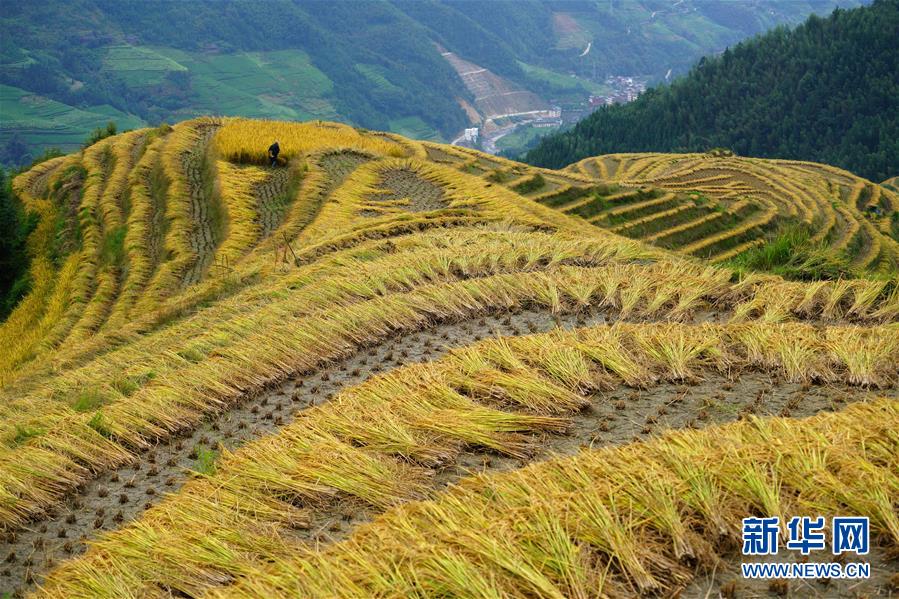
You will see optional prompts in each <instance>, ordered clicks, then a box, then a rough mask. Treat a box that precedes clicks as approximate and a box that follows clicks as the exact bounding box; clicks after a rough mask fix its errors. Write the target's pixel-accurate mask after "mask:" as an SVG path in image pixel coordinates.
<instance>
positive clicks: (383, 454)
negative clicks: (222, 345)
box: [44, 324, 899, 597]
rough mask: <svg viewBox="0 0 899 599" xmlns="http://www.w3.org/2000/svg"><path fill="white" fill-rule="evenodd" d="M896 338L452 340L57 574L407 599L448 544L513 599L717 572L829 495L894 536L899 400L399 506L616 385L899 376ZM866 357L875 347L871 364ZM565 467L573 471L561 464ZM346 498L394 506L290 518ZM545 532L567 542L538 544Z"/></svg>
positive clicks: (52, 584)
mask: <svg viewBox="0 0 899 599" xmlns="http://www.w3.org/2000/svg"><path fill="white" fill-rule="evenodd" d="M893 333H894V331H893V330H892V327H886V328H877V329H864V328H857V327H827V328H825V329H823V330H816V329H815V328H814V327H811V326H808V325H802V324H788V325H780V326H774V327H771V326H765V325H761V324H744V325H710V324H706V325H682V324H643V325H637V324H635V325H632V324H616V325H611V326H608V325H603V326H596V327H590V328H582V329H575V330H573V331H555V332H552V333H548V334H541V335H535V336H529V337H520V338H499V339H491V340H488V341H484V342H481V343H478V344H475V345H473V346H470V347H467V348H462V349H456V350H452V351H451V352H450V354H449V355H448V356H447V357H445V358H442V359H441V360H438V361H436V362H429V363H426V364H421V365H411V366H407V367H404V368H401V369H400V370H397V371H394V372H392V373H389V374H387V375H379V376H376V377H374V378H372V379H370V380H368V381H366V382H364V383H362V384H360V385H358V386H356V387H353V388H350V389H347V390H345V391H343V392H342V393H341V394H339V395H338V396H337V397H336V398H335V399H334V400H332V401H331V402H329V403H328V404H325V405H324V406H321V407H316V408H312V409H309V410H307V411H305V412H304V413H303V414H302V415H301V417H299V418H298V419H297V420H296V421H295V422H294V423H292V424H289V425H287V426H285V427H284V428H283V429H282V430H281V431H280V432H279V434H277V435H273V436H269V437H265V438H262V439H260V440H258V441H254V442H252V443H250V444H249V445H247V446H245V447H243V448H242V449H240V450H238V451H237V452H236V453H234V454H226V455H225V456H223V458H222V459H221V460H220V461H219V463H218V464H217V467H216V471H215V473H213V474H211V475H208V476H207V477H201V478H199V479H198V480H196V481H194V482H191V483H188V484H187V485H186V486H185V487H184V488H182V490H181V491H180V492H178V493H176V494H174V495H172V496H169V497H168V498H166V499H165V500H163V502H162V503H160V504H159V505H158V506H156V507H154V508H152V509H151V510H150V511H148V512H146V513H145V514H144V516H143V517H142V518H141V519H140V520H138V521H136V522H135V523H133V524H131V525H129V526H126V527H125V528H123V529H121V530H119V531H116V532H113V533H110V534H108V535H106V536H105V537H104V538H102V539H100V540H98V541H95V542H93V543H91V545H92V548H91V549H90V550H89V552H88V553H87V554H86V555H85V556H84V557H81V558H77V559H75V560H72V561H70V562H68V563H67V564H65V565H63V566H62V567H61V568H60V569H59V570H57V571H56V572H54V573H52V574H51V576H50V577H49V579H48V581H47V583H46V585H45V587H44V591H45V594H46V595H48V596H82V595H85V594H86V593H87V592H88V590H90V589H93V590H94V592H98V591H101V590H102V592H112V591H114V590H115V589H122V590H125V589H127V592H128V593H137V594H141V595H143V596H153V595H154V594H156V593H162V594H167V593H171V592H176V593H187V594H189V595H191V596H197V595H203V594H206V593H209V592H213V594H217V593H220V592H221V593H224V594H229V593H228V592H226V591H228V589H229V588H230V593H231V594H234V595H235V596H240V595H242V594H249V595H253V596H274V595H288V594H294V595H295V594H300V595H302V596H327V595H329V589H330V590H331V591H334V590H337V594H338V595H340V596H372V595H379V594H381V593H384V592H386V591H387V590H388V587H389V586H392V587H393V588H394V589H400V590H401V592H400V594H401V595H410V594H411V595H415V594H432V593H437V592H439V589H440V586H432V585H437V584H438V582H439V583H440V584H441V585H442V584H448V583H449V582H450V580H449V579H447V578H446V576H449V575H450V571H440V572H435V571H433V570H431V569H430V568H428V567H427V566H426V565H425V564H431V565H433V562H432V561H431V560H432V559H434V558H435V557H437V556H439V555H442V554H444V552H445V551H447V550H450V549H452V551H451V552H452V553H453V554H454V555H456V558H457V559H458V560H461V561H459V565H465V564H467V565H465V568H464V570H465V571H466V572H468V573H469V575H466V576H464V577H451V578H453V579H455V580H456V583H462V581H463V580H465V581H467V582H465V583H464V584H465V585H475V586H472V587H465V586H462V587H457V588H456V587H448V588H447V589H445V590H446V591H448V592H449V591H451V592H452V593H453V594H458V593H462V594H467V593H470V594H475V595H483V591H484V589H483V588H481V587H478V586H477V585H479V584H482V583H483V582H484V581H485V580H490V581H493V582H492V584H499V585H500V586H499V587H497V588H496V589H493V590H494V591H496V592H497V593H499V594H502V593H503V592H506V593H511V594H513V595H526V594H532V593H539V594H544V595H546V594H548V595H557V596H560V597H561V596H594V595H597V594H599V593H600V591H601V593H603V594H607V595H608V594H610V595H613V596H615V595H621V596H632V595H633V594H634V593H639V592H647V591H658V590H661V589H665V590H666V591H672V590H674V589H676V588H679V587H681V586H683V585H685V584H686V583H687V582H688V581H689V580H690V579H691V577H692V572H693V569H694V567H696V566H698V567H699V568H709V567H712V566H713V565H714V564H715V560H716V559H717V556H718V555H719V554H720V553H721V552H726V551H727V550H729V549H730V548H731V547H732V546H733V543H734V542H735V540H736V539H737V538H738V534H739V522H740V518H742V517H745V516H746V515H748V514H765V515H779V516H784V515H786V514H792V513H800V512H802V513H804V512H805V511H809V510H811V511H814V509H818V510H820V511H821V513H824V514H831V513H833V514H836V513H849V514H858V515H867V516H869V517H871V518H872V522H873V523H874V524H873V526H874V528H875V531H876V533H877V534H878V535H880V537H879V538H880V539H881V541H882V542H883V543H885V544H887V545H888V546H895V545H896V544H897V540H899V521H897V519H896V515H895V513H894V512H893V511H892V508H891V506H892V501H894V500H895V497H896V483H897V482H899V481H897V479H896V472H897V470H896V468H895V467H896V457H895V456H896V449H897V443H899V438H897V436H896V430H899V429H897V428H896V424H897V418H899V412H897V406H899V403H897V402H896V400H895V399H882V400H878V401H877V402H875V403H873V404H857V405H853V406H851V407H850V408H848V409H847V410H846V411H845V412H844V413H838V414H828V415H822V416H819V417H816V418H812V419H809V420H797V419H790V418H774V419H756V418H754V417H752V416H751V412H747V413H745V414H743V415H742V417H743V418H744V419H745V421H742V422H740V423H737V424H733V425H725V426H722V427H712V428H708V429H705V430H703V431H686V432H671V433H666V434H665V435H664V436H663V437H662V438H660V439H654V440H650V441H647V442H644V443H638V444H634V445H631V446H625V447H620V448H607V449H602V450H593V451H587V450H584V451H582V452H581V453H580V454H579V455H578V456H576V457H574V458H563V459H558V460H550V461H549V462H544V463H541V464H537V465H532V466H528V467H526V468H524V469H522V470H520V471H518V472H516V473H513V474H508V475H490V476H484V477H480V478H476V479H475V480H473V481H472V480H463V483H462V486H461V487H460V488H459V489H453V490H451V491H449V492H448V493H446V494H440V495H437V496H436V499H434V500H432V501H431V502H426V503H423V504H412V505H411V506H409V507H396V508H394V507H392V506H395V505H396V504H397V503H402V502H407V501H409V500H415V499H416V498H419V497H422V496H427V495H430V492H429V491H428V489H429V482H428V481H429V480H430V479H431V477H432V476H433V474H431V473H430V472H429V471H430V469H435V468H436V469H440V468H442V467H443V466H445V465H446V464H448V463H450V462H452V461H453V460H454V456H457V455H458V454H459V452H460V451H462V450H463V449H464V448H466V447H469V446H474V447H480V448H482V449H483V450H486V451H492V452H495V453H497V454H499V455H503V454H505V455H511V456H519V457H525V456H527V455H529V454H530V453H532V451H533V446H537V447H539V446H540V445H541V444H542V443H544V442H545V441H544V440H543V439H544V437H543V435H548V434H549V435H552V434H564V432H565V431H566V430H567V429H568V427H570V425H571V422H572V419H575V418H577V413H578V411H579V410H582V409H584V407H585V406H587V405H588V402H587V400H586V397H587V396H588V395H590V394H593V393H596V392H599V393H600V394H602V393H603V392H604V391H606V392H607V391H609V390H611V389H613V388H615V387H617V386H620V385H622V384H626V385H628V386H632V387H634V386H636V387H645V386H653V385H655V384H657V382H658V381H665V380H668V381H681V382H684V381H687V382H689V381H695V380H697V379H699V378H701V377H711V376H714V375H715V373H718V375H719V376H720V374H722V373H726V374H727V376H729V377H734V378H739V377H740V375H741V373H745V372H749V371H752V370H759V369H761V370H766V371H768V372H769V373H773V374H774V376H777V377H783V378H784V379H786V380H794V381H808V380H812V379H815V380H818V381H821V382H824V381H835V380H846V381H849V382H852V383H854V384H864V383H871V382H873V379H871V378H870V377H876V378H877V379H878V380H879V382H880V383H882V384H887V383H888V381H893V380H895V377H896V375H897V374H899V373H897V372H896V367H895V364H896V363H897V357H899V355H897V350H899V346H897V342H896V341H895V335H894V334H893ZM765 348H768V349H767V350H766V349H765ZM759 352H762V353H759ZM859 356H867V357H868V359H867V360H865V361H864V365H862V364H860V363H859V362H858V357H859ZM860 368H861V370H860ZM866 377H868V378H866ZM869 418H870V419H872V420H871V424H872V426H871V427H870V428H869V427H868V423H867V419H869ZM534 433H539V434H536V435H535V434H534ZM560 473H563V474H565V476H572V474H573V473H578V476H577V477H576V478H574V479H569V478H565V477H563V478H562V479H555V478H554V477H556V476H559V475H560ZM510 481H512V482H510ZM544 485H547V486H544ZM472 489H477V490H476V491H474V495H473V496H472V495H470V493H471V492H472V491H471V490H472ZM529 497H530V499H528V498H529ZM346 500H350V501H351V502H356V503H358V504H361V505H367V506H370V508H372V509H374V510H375V511H376V512H378V511H383V510H388V511H387V513H386V515H385V516H383V517H381V518H379V519H378V520H377V521H375V522H374V523H373V524H371V525H362V526H361V527H359V528H357V529H356V531H355V532H354V533H353V535H352V537H351V538H350V539H349V540H348V541H347V542H344V543H338V544H335V545H332V546H330V547H324V548H322V549H321V550H316V545H317V543H315V542H305V541H298V540H297V538H296V535H295V534H293V533H291V532H290V531H292V530H297V529H301V530H306V529H308V528H309V524H308V520H309V517H310V512H311V511H313V510H315V509H316V506H320V505H322V504H323V503H329V502H339V501H346ZM513 500H514V501H513ZM509 501H512V503H511V504H510V503H508V502H509ZM582 501H583V502H586V503H580V502H582ZM588 507H589V508H590V509H587V508H588ZM813 508H814V509H813ZM816 513H817V512H816ZM424 514H427V516H425V515H424ZM440 522H442V524H440ZM588 522H592V525H593V526H592V527H587V528H584V527H585V526H586V525H587V523H588ZM544 525H550V526H549V528H544ZM522 527H523V528H522ZM587 530H589V531H590V533H589V534H588V535H587V536H584V535H585V534H586V531H587ZM552 531H554V533H553V534H552V535H550V536H549V537H547V534H548V533H550V532H552ZM510 535H511V536H510ZM539 539H544V540H546V539H549V540H550V541H551V542H549V541H548V542H547V544H546V545H540V543H538V545H540V547H536V548H535V547H534V546H533V543H535V542H537V541H538V540H539ZM393 543H396V544H393ZM198 548H205V549H204V550H202V551H198ZM410 548H414V549H411V550H410ZM563 548H564V549H565V555H567V556H568V560H570V561H564V562H559V561H558V559H559V558H561V557H562V555H561V554H553V555H554V557H555V558H557V559H556V560H550V559H545V558H547V557H548V556H547V555H546V554H545V553H544V552H545V551H557V550H560V549H563ZM531 551H536V553H534V554H531V553H530V552H531ZM434 552H436V553H434ZM522 552H524V553H522ZM496 560H502V561H501V562H497V561H496ZM273 563H274V564H275V565H274V566H273V565H271V564H273ZM503 564H506V566H508V565H510V564H516V567H515V568H511V569H510V568H508V567H506V566H503ZM552 564H555V565H552ZM525 566H526V567H525ZM519 567H521V568H523V569H521V570H519V569H518V568H519ZM602 572H605V574H606V577H607V578H608V579H607V580H605V583H604V584H605V585H606V586H603V578H604V576H599V574H600V573H602ZM376 573H377V574H376ZM432 576H436V578H435V579H433V580H432V581H431V582H429V583H427V584H425V585H424V586H421V585H422V584H423V581H424V580H431V578H430V577H432ZM422 577H424V578H422ZM574 580H577V584H576V585H575V587H568V586H566V585H568V584H570V583H572V581H574ZM384 585H388V586H384ZM532 585H536V586H532ZM466 588H467V589H468V590H467V593H465V592H463V591H464V590H465V589H466ZM485 588H486V587H485ZM591 588H592V589H593V590H592V591H591V590H589V589H591ZM478 589H481V590H480V591H478ZM388 594H389V593H388ZM488 594H492V593H488Z"/></svg>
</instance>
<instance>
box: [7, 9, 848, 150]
mask: <svg viewBox="0 0 899 599" xmlns="http://www.w3.org/2000/svg"><path fill="white" fill-rule="evenodd" d="M858 3H859V0H806V1H794V0H752V1H751V2H741V3H739V4H735V3H732V4H729V5H727V6H711V4H712V3H706V2H700V1H698V0H684V1H683V2H679V3H678V4H677V5H669V4H667V3H660V2H657V1H656V0H635V1H628V2H623V1H620V0H612V1H610V2H602V3H594V2H564V3H562V2H553V1H545V0H530V1H529V2H527V3H526V4H524V3H522V2H519V1H515V2H513V1H496V2H490V3H486V4H482V3H475V2H457V1H450V0H426V1H409V0H389V1H387V0H385V1H371V2H361V3H357V2H339V3H330V2H329V3H325V2H321V1H311V2H303V3H295V2H289V1H287V0H274V1H270V2H264V3H260V2H250V1H248V0H235V1H231V2H227V3H220V2H213V1H210V0H197V1H194V2H189V3H147V2H140V1H136V0H124V1H115V2H113V1H111V0H72V1H67V2H63V1H62V0H47V1H44V2H40V3H33V2H20V3H7V5H5V6H4V12H3V14H2V15H0V29H2V31H3V33H4V39H3V43H2V44H0V83H2V84H4V85H5V86H7V87H5V88H3V91H2V93H0V115H2V123H3V127H2V130H0V150H2V151H3V153H4V154H5V155H4V157H3V159H2V160H0V162H4V163H6V164H13V163H17V164H22V163H27V162H28V161H29V160H28V159H29V156H27V154H28V153H30V154H32V155H36V154H38V153H39V152H41V151H42V150H43V149H44V148H46V147H48V146H59V147H61V148H62V149H63V150H72V149H74V148H75V147H77V145H78V143H79V142H80V141H81V140H82V139H83V138H84V137H85V136H86V134H87V133H88V132H89V131H90V130H92V129H93V128H95V127H96V126H98V125H102V124H105V122H106V121H108V120H109V119H113V120H115V121H116V122H117V124H118V126H119V129H120V130H122V129H128V128H132V127H136V126H139V125H140V124H143V123H146V124H151V125H155V124H157V123H160V122H163V121H169V122H172V121H177V120H180V119H182V118H187V117H192V116H195V115H198V114H209V113H213V114H222V115H240V116H250V117H264V118H275V119H289V120H309V119H326V120H338V121H344V122H349V123H352V124H355V125H359V126H362V127H366V128H370V129H381V130H391V131H395V132H398V133H402V134H405V135H410V136H414V137H419V138H427V139H435V140H450V139H453V138H454V137H455V136H456V135H458V133H459V131H460V130H461V129H462V128H463V127H465V126H467V125H468V124H469V119H468V117H467V116H466V114H465V112H464V111H463V110H462V108H461V107H460V104H459V100H460V99H461V100H466V101H471V100H472V99H473V97H472V94H471V92H470V91H469V90H467V89H466V88H465V86H464V85H463V84H462V81H461V80H460V79H459V77H458V76H457V75H456V73H455V72H454V71H453V69H452V68H451V67H450V66H449V64H448V63H447V61H446V60H445V59H444V58H443V57H442V56H441V54H440V52H439V51H438V50H437V44H439V45H440V46H442V47H444V48H447V49H448V50H450V51H452V52H454V53H456V54H457V55H459V56H460V57H462V58H464V59H466V60H469V61H471V62H473V63H475V64H478V65H481V66H483V67H485V68H487V69H490V70H491V71H493V72H495V73H496V74H497V75H499V76H501V77H504V78H506V79H508V80H510V81H512V82H513V83H514V84H516V85H518V86H521V87H523V88H524V89H527V90H529V91H531V92H534V93H536V94H538V95H539V96H541V97H542V98H543V99H545V100H548V101H553V102H563V103H565V102H568V103H583V102H585V101H586V98H587V96H588V95H589V94H590V93H596V92H597V91H600V92H601V91H602V89H603V88H602V85H603V82H604V80H605V78H606V77H607V76H608V75H621V74H625V75H631V74H634V75H641V76H644V77H648V78H650V79H652V80H660V79H661V78H663V77H664V76H665V75H666V74H667V73H668V71H669V69H670V70H671V71H672V72H673V73H678V72H681V71H683V70H684V69H686V68H687V66H688V65H689V64H690V63H692V62H693V61H694V60H696V59H697V58H699V57H700V56H701V55H703V54H706V53H710V52H717V51H720V50H721V49H723V48H724V47H725V46H726V45H728V44H733V43H736V42H737V41H739V40H741V39H743V38H745V37H746V36H747V35H752V34H754V33H757V32H760V31H764V30H766V29H767V28H770V27H772V26H774V25H776V24H778V23H796V22H799V21H800V20H801V19H802V18H804V17H805V16H806V15H808V14H809V13H810V12H818V13H824V12H827V11H829V10H830V9H832V8H833V6H835V5H837V4H840V5H843V6H846V5H857V4H858ZM587 45H589V46H590V47H591V48H592V50H591V51H589V52H587V53H586V54H584V51H585V49H586V47H587ZM572 75H575V77H572ZM23 97H24V98H26V99H25V100H24V101H23V100H22V98H23ZM50 101H52V102H50ZM57 115H62V116H63V117H64V118H62V119H61V120H60V119H59V118H57ZM510 141H511V140H510Z"/></svg>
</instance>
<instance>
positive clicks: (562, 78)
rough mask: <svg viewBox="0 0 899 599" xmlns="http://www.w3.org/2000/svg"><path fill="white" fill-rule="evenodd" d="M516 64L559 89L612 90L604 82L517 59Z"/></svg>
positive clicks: (573, 90)
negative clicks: (566, 73) (564, 73)
mask: <svg viewBox="0 0 899 599" xmlns="http://www.w3.org/2000/svg"><path fill="white" fill-rule="evenodd" d="M518 65H519V66H520V67H521V68H522V70H523V71H524V72H525V73H527V74H528V75H529V76H530V77H532V78H533V79H537V80H539V81H546V82H547V83H549V84H550V85H552V86H553V87H555V88H557V89H558V90H560V91H566V92H570V93H579V94H583V95H587V94H595V95H601V94H607V93H611V91H612V89H611V88H610V87H609V86H608V85H605V84H604V83H597V82H596V81H590V80H589V79H584V78H583V77H576V76H574V75H563V74H562V73H558V72H556V71H551V70H549V69H544V68H543V67H538V66H536V65H532V64H528V63H526V62H521V61H518Z"/></svg>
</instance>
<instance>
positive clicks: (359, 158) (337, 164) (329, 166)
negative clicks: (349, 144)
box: [318, 152, 371, 198]
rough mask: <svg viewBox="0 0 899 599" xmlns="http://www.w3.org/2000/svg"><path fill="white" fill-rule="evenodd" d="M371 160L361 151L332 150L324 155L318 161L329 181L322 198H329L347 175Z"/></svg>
mask: <svg viewBox="0 0 899 599" xmlns="http://www.w3.org/2000/svg"><path fill="white" fill-rule="evenodd" d="M369 160H371V157H370V156H368V155H367V154H362V153H360V152H332V153H330V154H325V155H324V156H322V157H321V158H320V159H319V161H318V163H319V166H321V167H322V168H323V169H324V170H325V172H326V173H328V177H327V179H328V182H327V184H326V185H325V189H324V190H323V192H322V194H321V195H322V198H327V197H328V196H330V195H331V193H332V192H333V191H334V190H335V189H337V188H338V187H340V186H341V185H342V184H343V182H344V181H345V180H346V178H347V177H349V176H350V173H352V172H353V171H354V170H356V169H357V168H358V167H359V166H361V165H363V164H365V163H366V162H368V161H369Z"/></svg>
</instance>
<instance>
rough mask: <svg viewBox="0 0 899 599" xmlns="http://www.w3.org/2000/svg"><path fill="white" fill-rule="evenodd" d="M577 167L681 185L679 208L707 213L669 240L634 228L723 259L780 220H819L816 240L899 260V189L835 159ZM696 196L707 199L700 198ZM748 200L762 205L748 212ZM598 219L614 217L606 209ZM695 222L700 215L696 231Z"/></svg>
mask: <svg viewBox="0 0 899 599" xmlns="http://www.w3.org/2000/svg"><path fill="white" fill-rule="evenodd" d="M568 170H569V171H570V172H572V173H577V174H578V175H580V176H586V177H592V178H593V179H594V181H597V182H599V183H604V184H607V183H616V184H620V185H624V186H629V187H635V188H636V187H640V188H645V186H652V187H656V188H659V189H663V190H668V191H670V192H676V193H678V194H679V196H678V201H677V208H678V209H679V210H681V212H682V213H683V214H691V212H697V211H704V212H705V214H704V215H703V214H698V216H699V218H696V219H694V220H692V221H687V222H684V223H681V222H680V221H679V220H677V221H676V222H673V223H672V224H673V225H674V226H673V227H670V228H671V229H672V230H673V231H677V230H678V229H680V230H679V231H678V232H679V233H680V235H678V236H672V238H670V239H668V240H664V236H665V235H667V234H668V231H667V230H666V229H662V230H661V231H655V230H654V229H653V230H650V231H648V232H646V233H643V232H642V231H640V230H639V229H634V230H633V232H632V233H628V235H629V236H631V237H637V238H643V239H645V240H647V241H653V242H662V243H663V244H664V245H665V246H666V247H672V248H674V249H677V250H679V251H683V252H685V253H692V254H694V255H696V256H700V257H705V258H709V259H711V260H712V261H715V262H720V261H724V260H729V259H731V258H733V257H734V256H737V255H739V254H741V253H743V252H744V251H746V250H748V249H751V248H753V247H756V246H758V245H762V244H764V243H765V242H767V241H768V240H770V238H771V235H772V233H773V232H775V231H777V230H779V229H783V228H788V227H789V226H791V225H792V226H795V225H796V224H801V225H803V226H805V227H808V228H810V229H811V230H812V232H813V236H812V241H814V242H815V243H818V244H821V245H822V246H823V247H826V248H827V250H828V251H829V252H831V253H832V254H833V255H834V256H836V257H843V256H845V257H846V258H847V261H848V262H849V263H851V267H852V269H853V270H854V271H855V272H858V273H861V274H865V275H874V276H881V277H883V276H886V277H888V276H891V275H893V276H894V275H895V271H896V266H897V263H899V243H897V238H896V235H895V231H893V229H892V222H893V221H894V220H895V218H896V217H895V216H894V215H895V214H899V195H897V193H896V192H895V190H892V189H890V188H889V187H887V186H884V185H879V184H877V183H872V182H871V181H868V180H866V179H862V178H860V177H857V176H855V175H853V174H852V173H849V172H847V171H845V170H842V169H838V168H834V167H830V166H828V165H824V164H817V163H811V162H800V161H790V160H773V159H757V158H742V157H733V156H713V155H711V154H651V153H645V154H639V153H636V154H610V155H607V156H599V157H594V158H587V159H584V160H582V161H580V162H578V163H576V164H574V165H572V166H570V167H568ZM606 200H608V198H606ZM696 202H700V203H699V204H696V205H694V204H695V203H696ZM607 203H608V202H607ZM600 204H602V202H600ZM598 205H599V204H598ZM738 208H739V209H738ZM747 208H752V210H753V212H756V215H755V216H749V215H746V216H745V217H744V216H741V214H740V213H741V212H743V211H745V210H746V209H747ZM563 209H565V208H563ZM606 209H607V208H604V207H600V208H597V210H596V211H594V212H593V213H598V214H600V215H602V214H606V213H605V212H601V211H600V210H606ZM763 209H764V212H763V213H759V212H758V211H760V210H763ZM598 211H600V212H598ZM660 214H661V213H660ZM617 220H622V218H620V217H619V218H618V219H617ZM617 220H616V222H617ZM591 222H594V223H595V224H597V225H599V226H605V227H608V226H609V223H607V222H606V221H605V220H602V219H598V218H594V219H592V220H591ZM687 223H693V225H692V231H690V230H689V227H687ZM625 224H628V221H627V220H625ZM619 226H623V225H619Z"/></svg>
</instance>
